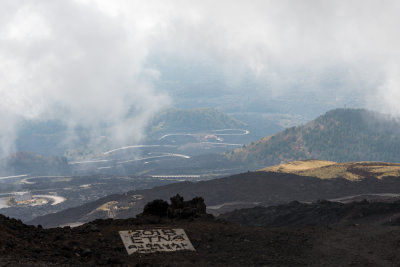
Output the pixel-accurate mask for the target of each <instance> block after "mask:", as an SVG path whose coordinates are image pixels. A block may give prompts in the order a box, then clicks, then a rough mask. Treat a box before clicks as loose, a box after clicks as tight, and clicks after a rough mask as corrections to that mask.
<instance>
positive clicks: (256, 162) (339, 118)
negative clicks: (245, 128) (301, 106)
mask: <svg viewBox="0 0 400 267" xmlns="http://www.w3.org/2000/svg"><path fill="white" fill-rule="evenodd" d="M399 151H400V122H399V120H398V119H396V118H393V117H390V116H388V115H384V114H381V113H377V112H374V111H368V110H365V109H335V110H332V111H329V112H327V113H326V114H324V115H322V116H320V117H318V118H317V119H315V120H313V121H311V122H309V123H307V124H305V125H301V126H296V127H292V128H288V129H286V130H285V131H282V132H280V133H278V134H275V135H272V136H268V137H265V138H263V139H261V140H258V141H256V142H253V143H251V144H249V145H247V146H245V147H242V148H239V149H236V150H235V151H232V152H230V153H228V154H227V156H228V158H229V159H231V160H233V161H237V162H240V163H242V164H247V165H249V166H251V167H258V168H260V167H265V166H271V165H276V164H280V163H282V162H288V161H294V160H305V159H319V160H329V161H335V162H346V161H385V162H400V153H399Z"/></svg>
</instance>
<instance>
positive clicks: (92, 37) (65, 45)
mask: <svg viewBox="0 0 400 267" xmlns="http://www.w3.org/2000/svg"><path fill="white" fill-rule="evenodd" d="M399 10H400V2H398V1H394V0H393V1H368V0H351V1H348V0H347V1H345V0H343V1H341V0H339V1H316V0H298V1H288V0H279V1H278V0H262V1H261V0H260V1H259V0H252V1H224V0H222V1H178V0H177V1H168V0H163V1H128V0H126V1H125V0H118V1H117V0H114V1H107V0H104V1H103V0H80V1H78V0H76V1H72V0H71V1H48V0H37V1H35V2H34V3H33V2H32V1H28V0H19V1H17V0H4V1H2V2H1V3H0V36H1V37H0V116H1V118H0V119H1V122H2V124H3V125H4V126H6V127H1V130H0V145H1V150H2V152H3V153H6V152H8V151H10V150H12V145H11V144H12V143H13V142H12V141H13V138H14V137H15V125H16V121H17V119H18V118H20V117H22V118H31V119H38V118H41V119H50V118H56V119H61V120H63V121H64V122H66V123H67V124H68V125H70V126H71V127H73V126H74V125H77V124H85V125H88V126H89V127H92V128H97V127H100V125H102V124H104V123H106V124H107V125H108V132H109V135H110V136H113V138H115V139H116V140H117V141H119V142H120V143H124V142H125V143H126V142H129V143H135V142H139V140H141V138H142V129H143V127H145V125H146V123H147V121H148V119H149V118H150V117H151V116H152V115H153V114H154V113H155V112H157V111H158V110H160V109H162V108H164V107H165V106H167V105H169V104H170V102H171V100H170V98H169V97H168V92H160V91H159V90H158V89H157V88H153V86H152V84H153V82H154V81H155V80H157V79H159V77H160V76H161V77H162V70H159V69H151V68H148V67H146V66H148V64H147V60H148V59H149V57H150V56H151V55H168V56H169V57H170V58H173V57H177V58H178V57H179V58H185V59H189V60H193V61H207V62H212V64H215V65H216V66H218V67H220V68H221V69H223V70H224V71H225V73H227V75H226V77H227V82H229V79H230V78H232V76H238V75H236V74H237V73H242V72H245V71H248V70H251V71H252V73H253V74H254V76H255V77H256V79H258V80H260V81H264V82H265V83H266V84H268V85H269V86H268V88H269V89H268V90H269V93H275V94H276V93H282V92H286V93H287V92H290V91H292V90H318V91H320V90H324V88H323V84H324V82H325V81H327V80H332V79H337V80H340V81H341V87H340V88H338V89H337V90H338V92H337V94H338V96H340V95H341V93H343V92H344V91H345V90H351V91H353V92H355V93H357V94H360V95H362V96H363V97H364V99H366V101H367V103H369V104H370V105H371V106H372V107H374V108H375V109H383V110H384V111H388V112H392V113H395V114H398V115H399V114H400V109H399V108H398V102H399V101H398V100H399V97H400V95H399V88H398V85H399V84H400V81H399V78H398V77H399V70H398V68H399V66H398V64H399V62H400V61H399V60H400V53H399V52H397V50H398V47H400V38H399V36H398V29H399V26H400V17H399V16H398V12H399ZM239 76H240V75H239ZM187 90H190V88H188V89H187ZM249 94H250V92H249ZM129 114H134V115H133V116H129Z"/></svg>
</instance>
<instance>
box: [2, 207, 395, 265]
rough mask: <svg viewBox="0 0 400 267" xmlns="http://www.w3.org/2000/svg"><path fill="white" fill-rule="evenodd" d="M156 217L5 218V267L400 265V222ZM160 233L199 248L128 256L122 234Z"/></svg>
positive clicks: (3, 239) (3, 245)
mask: <svg viewBox="0 0 400 267" xmlns="http://www.w3.org/2000/svg"><path fill="white" fill-rule="evenodd" d="M170 207H171V206H170ZM168 210H169V208H168ZM327 212H328V213H329V212H332V210H330V209H328V210H327ZM152 214H155V213H152ZM152 214H150V215H144V214H143V215H142V216H138V218H135V219H132V218H131V219H124V220H112V219H108V220H96V221H93V222H91V223H88V224H84V225H82V226H79V227H76V228H70V227H63V228H52V229H42V228H41V227H34V226H27V225H24V224H23V223H21V222H20V221H17V220H14V219H9V218H6V217H4V216H1V215H0V262H1V264H2V265H6V266H94V265H96V266H97V265H108V266H396V263H398V262H400V256H399V255H400V246H398V243H399V236H400V228H399V226H398V225H396V224H395V225H393V226H381V225H368V224H365V225H359V226H354V225H353V226H334V227H326V226H316V227H290V228H287V227H280V228H264V227H251V226H243V225H238V224H232V223H226V222H224V221H221V220H215V219H213V218H211V217H210V216H207V215H205V214H203V215H200V216H193V217H189V218H188V219H183V218H180V219H178V218H169V216H168V217H165V216H164V217H158V216H155V215H152ZM173 214H175V213H173ZM179 214H181V213H179ZM157 228H158V229H159V228H163V229H165V228H182V229H184V230H185V232H186V234H187V235H188V238H189V239H190V241H191V243H192V244H193V246H194V248H195V250H196V251H179V252H168V253H165V252H164V253H162V252H158V253H147V254H140V255H138V254H132V255H130V256H129V255H127V253H126V250H125V248H124V246H123V244H122V241H121V238H120V236H119V234H118V231H123V230H125V231H126V230H139V229H142V230H143V229H146V230H150V229H157Z"/></svg>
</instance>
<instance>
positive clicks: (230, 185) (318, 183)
mask: <svg viewBox="0 0 400 267" xmlns="http://www.w3.org/2000/svg"><path fill="white" fill-rule="evenodd" d="M330 164H331V163H330ZM332 164H334V163H332ZM363 164H364V165H365V166H366V167H365V168H364V169H363V168H362V166H364V165H363ZM368 164H370V163H368V162H366V163H347V165H346V164H345V165H346V166H347V169H348V170H351V171H353V170H356V171H353V173H352V174H353V175H358V176H357V179H345V178H343V176H346V175H341V173H344V174H345V172H340V173H339V175H336V176H334V177H337V178H334V177H331V179H321V178H318V177H310V176H303V175H299V174H293V173H279V172H273V171H257V172H247V173H242V174H238V175H233V176H230V177H226V178H221V179H215V180H209V181H203V182H198V183H192V182H181V183H176V184H170V185H166V186H160V187H155V188H153V189H147V190H138V191H130V192H127V193H124V194H120V195H111V196H107V197H105V198H101V199H99V200H97V201H95V202H91V203H88V204H85V205H82V206H79V207H75V208H70V209H67V210H64V211H61V212H58V213H54V214H49V215H46V216H43V217H38V218H36V219H34V220H32V221H30V222H29V223H31V224H35V225H37V224H41V225H43V226H45V227H54V226H59V225H64V224H69V223H77V222H81V223H83V222H89V221H91V220H94V219H98V218H103V219H105V218H129V217H132V216H134V215H136V214H138V213H139V212H140V211H141V210H142V208H143V206H144V204H145V203H147V202H149V201H152V200H154V199H168V197H169V196H171V195H175V194H180V195H182V196H184V197H185V198H193V197H195V196H203V197H204V199H205V202H206V204H207V206H208V211H209V212H212V213H213V214H221V213H224V212H228V211H232V210H234V209H237V208H245V207H254V206H256V205H262V206H271V205H277V204H283V203H288V202H290V201H295V200H297V201H302V202H313V201H316V200H318V199H328V200H329V199H337V198H353V197H357V196H360V195H361V196H362V195H375V196H397V195H399V194H400V177H399V175H398V174H396V173H394V172H388V173H387V174H388V175H386V176H385V175H383V176H382V173H380V172H375V171H373V170H376V169H379V164H380V166H381V167H382V168H386V169H388V168H389V169H390V167H391V166H392V168H393V169H396V168H398V167H399V165H398V164H390V163H376V162H375V163H373V164H374V166H375V167H374V169H373V170H372V171H371V170H370V171H367V169H368V168H369V167H370V166H369V165H368ZM371 164H372V163H371ZM328 167H329V166H328ZM321 168H324V167H321ZM349 173H350V172H349ZM354 173H355V174H354ZM105 204H106V205H105Z"/></svg>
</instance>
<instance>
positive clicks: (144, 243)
mask: <svg viewBox="0 0 400 267" xmlns="http://www.w3.org/2000/svg"><path fill="white" fill-rule="evenodd" d="M119 235H120V236H121V239H122V242H123V243H124V245H125V248H126V251H127V252H128V255H130V254H132V253H153V252H172V251H178V250H192V251H195V249H194V247H193V245H192V243H191V242H190V240H189V238H188V236H187V235H186V233H185V231H184V230H183V229H170V228H168V229H149V230H130V231H119Z"/></svg>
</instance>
